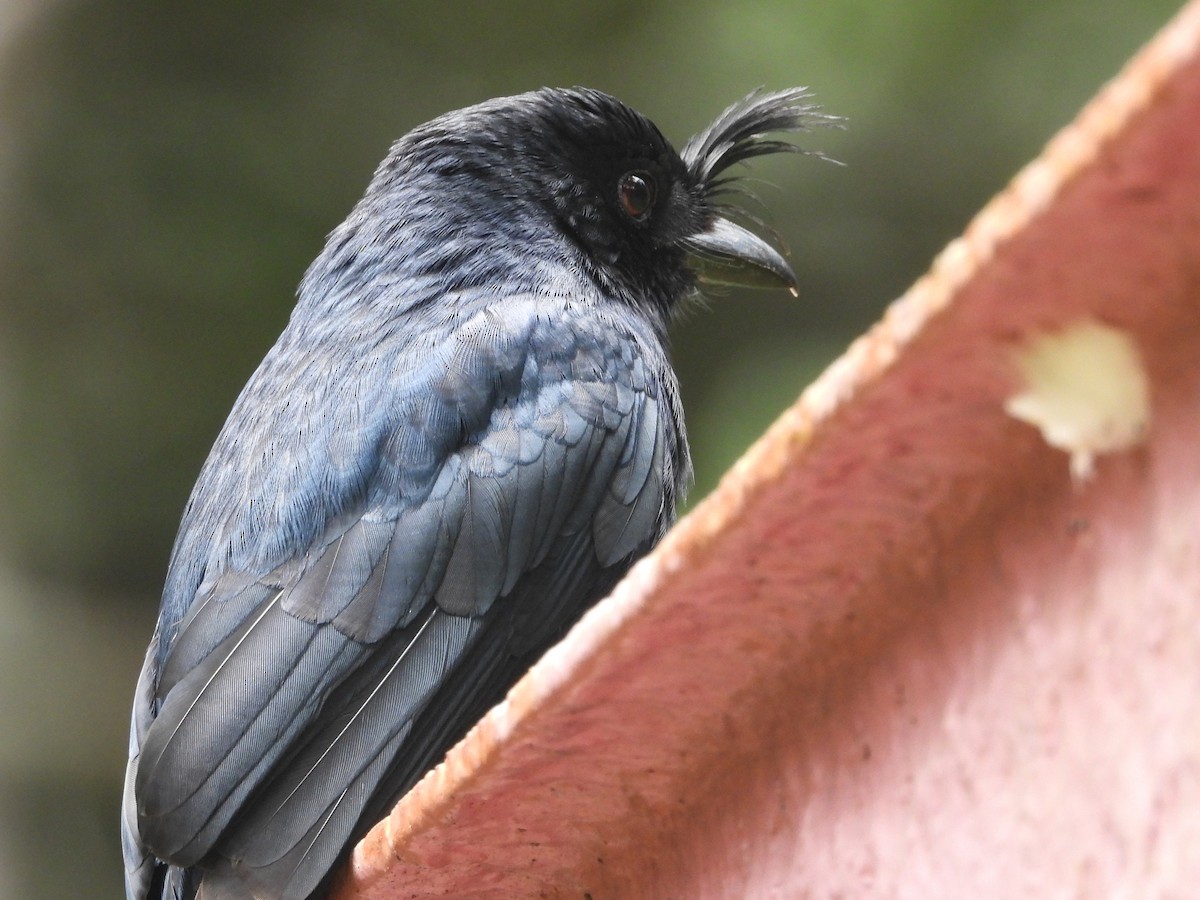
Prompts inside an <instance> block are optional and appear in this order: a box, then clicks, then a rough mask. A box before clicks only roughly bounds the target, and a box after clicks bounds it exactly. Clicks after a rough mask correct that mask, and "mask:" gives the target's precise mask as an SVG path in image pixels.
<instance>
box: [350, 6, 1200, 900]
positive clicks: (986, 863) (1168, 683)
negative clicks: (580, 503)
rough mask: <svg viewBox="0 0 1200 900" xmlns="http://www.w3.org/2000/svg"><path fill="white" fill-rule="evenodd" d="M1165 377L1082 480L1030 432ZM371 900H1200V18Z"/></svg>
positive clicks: (730, 489)
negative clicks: (1062, 388)
mask: <svg viewBox="0 0 1200 900" xmlns="http://www.w3.org/2000/svg"><path fill="white" fill-rule="evenodd" d="M1084 319H1091V320H1096V321H1100V322H1103V323H1106V324H1108V325H1112V326H1116V327H1119V328H1121V329H1124V330H1126V331H1127V332H1128V333H1129V334H1130V335H1131V336H1132V337H1133V339H1134V340H1135V342H1136V344H1137V346H1138V348H1139V350H1140V353H1141V355H1142V358H1143V360H1144V362H1145V365H1146V368H1147V370H1148V374H1149V378H1150V392H1151V402H1152V413H1151V415H1152V420H1151V425H1150V430H1149V432H1148V434H1147V437H1146V440H1145V442H1144V443H1143V444H1141V445H1140V446H1138V447H1137V448H1135V449H1133V450H1130V451H1127V452H1123V453H1119V454H1114V455H1109V456H1104V457H1102V458H1100V459H1099V461H1098V463H1097V471H1096V475H1095V477H1094V478H1093V479H1092V480H1091V481H1090V482H1087V483H1084V484H1076V483H1074V482H1073V481H1072V480H1071V478H1070V476H1069V473H1068V464H1067V457H1066V455H1065V454H1063V453H1062V452H1060V451H1058V450H1054V449H1052V448H1050V447H1048V446H1047V445H1046V444H1045V442H1044V441H1043V440H1042V438H1041V436H1040V434H1039V433H1038V432H1037V430H1036V429H1034V428H1032V427H1030V426H1029V425H1026V424H1023V423H1020V422H1017V421H1015V420H1014V419H1012V418H1010V417H1009V416H1007V415H1006V414H1005V413H1004V410H1003V405H1004V401H1005V400H1006V399H1007V398H1008V397H1009V396H1011V395H1012V393H1013V392H1014V391H1016V390H1017V389H1018V387H1019V382H1018V380H1017V374H1016V371H1015V367H1014V365H1013V350H1014V348H1015V347H1016V346H1017V344H1018V343H1019V342H1021V341H1022V340H1025V339H1026V338H1028V337H1029V336H1030V335H1033V334H1036V333H1039V332H1042V331H1046V330H1053V329H1056V328H1060V327H1062V326H1064V325H1068V324H1070V323H1073V322H1077V321H1080V320H1084ZM337 896H338V897H340V898H342V900H350V898H360V900H368V898H369V900H383V898H431V897H489V898H490V897H494V898H520V897H548V898H559V897H573V898H584V897H591V898H593V900H602V898H613V897H619V898H627V897H631V898H638V897H647V898H717V897H731V898H741V897H911V898H939V897H947V898H950V897H955V898H958V897H1081V898H1091V897H1138V898H1141V897H1180V898H1184V897H1195V896H1200V3H1192V4H1191V5H1190V6H1188V7H1187V8H1186V9H1185V11H1184V12H1183V13H1181V14H1180V16H1179V17H1178V18H1177V19H1176V20H1175V22H1174V23H1172V25H1171V26H1169V28H1168V29H1167V30H1166V31H1165V32H1164V33H1163V34H1162V35H1160V36H1159V38H1157V39H1156V40H1155V42H1153V43H1152V44H1151V45H1150V46H1149V47H1148V48H1147V49H1146V50H1145V51H1144V52H1143V53H1142V54H1140V55H1139V56H1138V57H1137V58H1136V59H1135V60H1134V61H1133V62H1132V63H1131V64H1130V66H1129V67H1128V68H1127V69H1126V71H1125V72H1124V73H1122V75H1121V76H1120V78H1119V79H1118V80H1117V81H1116V82H1114V83H1113V84H1111V85H1110V86H1109V87H1107V88H1106V89H1105V90H1104V91H1103V92H1102V93H1101V95H1100V96H1099V97H1098V98H1097V99H1096V100H1095V101H1094V102H1093V103H1092V104H1091V105H1089V107H1088V108H1087V109H1086V110H1085V111H1084V112H1083V113H1082V114H1081V116H1080V118H1079V119H1078V120H1077V121H1076V123H1075V124H1074V125H1072V126H1071V127H1070V128H1068V129H1067V130H1066V131H1064V132H1063V133H1062V134H1061V135H1059V136H1058V137H1057V138H1056V139H1055V140H1054V141H1053V142H1052V143H1051V144H1050V146H1049V147H1048V148H1047V150H1046V152H1045V153H1044V154H1043V155H1042V157H1041V158H1039V159H1038V160H1037V161H1035V162H1034V163H1032V164H1031V165H1030V166H1029V167H1028V168H1027V169H1026V170H1025V171H1024V172H1022V173H1021V174H1020V175H1019V176H1018V177H1017V179H1016V180H1015V181H1014V183H1013V184H1012V185H1011V186H1010V188H1009V189H1008V190H1007V191H1006V192H1005V193H1004V194H1002V195H1001V196H1000V197H998V198H997V199H996V200H995V201H993V203H992V204H990V205H989V206H988V207H987V208H986V209H985V210H984V211H983V212H982V213H981V214H980V216H979V217H978V219H977V220H976V221H975V222H974V223H973V224H972V225H971V227H970V228H969V229H968V230H967V232H966V234H965V235H964V236H963V238H961V239H960V240H958V241H956V242H955V243H953V244H952V245H951V246H950V247H949V248H947V250H946V251H945V253H944V254H943V255H942V256H941V257H939V258H938V260H937V261H936V262H935V264H934V266H933V269H932V270H931V273H930V274H929V275H928V276H926V278H924V279H922V280H921V281H920V282H918V283H917V284H916V285H915V286H914V287H913V289H912V290H911V291H910V292H909V293H908V294H907V295H906V296H905V297H904V298H902V299H901V300H900V301H898V302H897V303H896V304H895V305H894V306H893V307H892V308H891V309H890V310H889V311H888V313H887V315H886V316H885V318H884V320H883V321H882V322H881V323H880V324H879V325H878V326H877V327H876V328H875V329H874V330H873V331H872V332H871V333H870V334H869V335H867V336H866V337H865V338H863V339H861V340H860V341H859V342H858V343H856V344H855V345H854V346H853V347H852V348H851V350H850V351H849V353H848V354H847V355H846V356H845V357H844V358H843V359H842V360H840V361H839V362H838V363H836V364H835V365H834V366H833V367H832V368H831V370H830V371H829V372H827V373H826V375H825V376H823V377H822V379H820V380H819V381H818V382H817V383H816V384H815V385H814V386H813V387H812V388H811V389H810V390H809V391H807V392H806V393H805V395H804V396H803V397H802V398H801V400H800V401H799V402H798V403H797V405H796V406H795V407H793V408H792V409H791V410H789V411H788V412H787V413H786V414H785V415H784V416H783V418H782V419H781V420H780V421H779V422H778V423H777V424H776V425H775V426H774V427H773V428H772V429H771V430H770V431H769V432H768V434H767V435H766V436H765V437H764V438H763V439H762V440H761V441H760V442H759V443H758V444H757V445H756V446H755V447H754V448H753V449H752V450H751V452H750V453H749V454H748V455H747V456H746V457H745V458H744V459H743V460H742V461H741V462H740V463H739V464H738V465H737V466H736V467H735V468H734V470H733V471H732V472H731V473H730V474H729V475H728V476H727V478H726V479H725V481H724V482H723V484H722V485H721V487H720V489H719V490H718V491H717V492H715V493H714V494H713V496H712V497H711V498H710V499H709V500H707V501H705V502H704V503H703V504H702V505H701V506H700V507H699V508H697V510H696V511H695V512H694V513H693V514H692V515H690V516H689V517H688V518H687V519H686V520H685V521H684V522H682V523H681V524H680V526H679V527H678V528H677V529H676V530H675V531H673V532H672V534H671V535H670V536H669V537H668V538H667V540H666V541H664V543H663V545H662V546H661V547H660V548H659V549H658V550H657V551H656V552H655V553H654V554H653V555H652V556H651V557H650V558H648V559H647V560H645V561H643V562H642V563H641V564H639V566H638V567H637V568H636V569H635V571H634V572H633V573H632V574H631V576H630V578H628V579H627V580H626V581H625V582H624V583H623V584H622V585H621V586H620V587H619V588H618V589H617V591H616V592H615V594H614V595H613V596H612V597H611V598H609V599H608V600H607V601H605V602H604V603H602V604H601V605H600V606H598V607H597V608H596V609H594V610H593V611H592V612H591V613H589V614H588V616H587V617H586V618H585V619H584V621H583V622H582V623H581V624H580V625H579V627H578V628H576V629H575V630H574V631H573V632H572V633H571V634H570V635H569V636H568V638H567V639H566V640H565V641H564V642H563V643H562V644H560V645H559V646H558V647H556V648H555V649H554V650H552V651H551V652H550V653H549V654H548V655H547V656H546V658H545V659H543V660H542V661H541V662H540V663H539V664H538V665H537V666H536V667H535V668H534V670H533V671H532V672H531V673H530V674H529V675H528V676H527V677H526V678H525V679H524V680H523V681H521V682H520V683H519V684H518V685H517V686H516V687H515V688H514V690H513V691H512V693H511V694H510V696H509V699H508V700H507V701H506V703H505V704H503V705H501V706H500V707H498V708H497V709H495V710H493V711H492V713H490V714H489V715H488V717H487V718H486V719H485V720H484V722H483V723H481V725H480V726H479V727H477V728H476V729H475V730H474V731H473V732H472V733H471V734H470V735H469V736H468V737H467V738H466V739H465V740H464V742H463V743H462V744H460V745H459V746H458V747H457V748H455V749H454V750H453V751H452V752H451V754H450V756H449V757H448V759H447V761H446V762H445V763H444V764H443V765H442V766H440V767H439V768H438V769H437V770H435V771H434V772H432V773H431V774H430V775H429V776H428V777H427V778H426V779H425V780H424V781H422V782H421V784H419V785H418V786H417V787H416V788H415V789H414V790H413V791H412V792H411V793H410V794H409V795H408V796H407V797H406V798H405V799H404V800H403V801H401V803H400V804H399V805H398V806H397V807H396V809H395V810H394V811H393V813H392V814H391V816H390V817H389V818H388V819H387V820H386V821H384V822H383V823H381V824H380V825H379V826H378V827H376V829H375V830H374V831H372V832H371V834H370V835H369V836H368V837H367V838H366V839H365V840H364V841H363V843H362V844H361V845H360V846H359V848H358V849H357V850H356V852H355V855H354V859H353V863H352V866H351V867H350V870H349V872H348V873H347V875H346V877H345V878H344V880H343V882H342V884H341V885H340V888H339V892H338V893H337Z"/></svg>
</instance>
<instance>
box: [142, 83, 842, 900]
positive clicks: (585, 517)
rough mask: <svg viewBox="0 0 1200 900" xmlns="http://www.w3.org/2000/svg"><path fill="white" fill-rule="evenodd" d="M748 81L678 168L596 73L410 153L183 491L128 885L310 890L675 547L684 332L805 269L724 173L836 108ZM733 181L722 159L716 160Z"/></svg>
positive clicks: (232, 893) (682, 443)
mask: <svg viewBox="0 0 1200 900" xmlns="http://www.w3.org/2000/svg"><path fill="white" fill-rule="evenodd" d="M824 118H825V117H823V116H822V115H821V114H820V113H818V112H817V111H816V108H815V107H813V106H811V105H810V104H809V102H808V98H807V94H806V93H805V91H804V90H803V89H795V90H788V91H782V92H778V93H755V94H751V95H750V96H749V97H747V98H746V99H745V100H743V101H741V102H740V103H737V104H735V105H733V106H731V107H730V108H729V109H727V110H725V112H724V113H722V114H721V115H720V117H718V118H717V120H716V121H715V122H714V123H713V124H712V125H710V126H709V127H708V128H707V129H706V130H705V131H703V132H701V133H700V134H699V135H697V136H696V137H694V138H692V139H691V140H690V141H689V142H688V143H687V145H686V146H685V147H684V148H683V151H682V152H681V153H676V151H675V150H674V149H672V147H671V145H670V144H668V143H667V141H666V140H665V139H664V138H663V136H662V135H661V134H660V133H659V131H658V129H657V128H656V127H655V126H654V125H653V124H652V123H651V122H650V121H648V120H647V119H646V118H644V117H643V116H641V115H640V114H638V113H637V112H635V111H634V110H632V109H630V108H629V107H628V106H625V105H624V104H622V103H621V102H619V101H618V100H616V99H614V98H612V97H610V96H608V95H606V94H603V93H600V92H598V91H593V90H584V89H575V90H550V89H546V90H540V91H535V92H533V93H528V94H522V95H520V96H516V97H508V98H504V99H499V100H492V101H489V102H486V103H482V104H480V105H478V106H473V107H470V108H469V109H464V110H460V111H458V112H453V113H449V114H447V115H444V116H442V117H440V118H437V119H434V120H433V121H432V122H429V123H428V124H426V125H422V126H421V127H419V128H417V129H415V130H414V131H412V132H410V133H409V134H408V135H406V136H405V137H403V138H401V139H400V140H399V141H398V142H397V143H396V144H395V145H394V146H393V147H392V149H391V151H390V153H389V154H388V156H387V158H386V159H385V160H384V161H383V163H382V164H381V165H380V166H379V168H378V170H377V171H376V172H375V176H374V178H373V179H372V181H371V183H370V185H369V187H368V188H367V191H366V194H365V196H364V197H363V198H362V200H361V201H359V203H358V205H357V206H355V207H354V209H353V211H352V212H351V213H350V216H349V218H348V219H347V220H346V221H345V222H344V223H342V225H340V226H339V227H338V228H337V229H336V230H334V232H333V233H332V234H331V235H330V237H329V239H328V242H327V243H326V245H325V248H324V250H322V252H321V254H320V255H319V256H318V257H317V259H316V261H315V262H314V263H313V264H312V266H311V267H310V268H309V270H308V272H307V274H306V275H305V276H304V279H303V281H302V282H301V284H300V289H299V298H298V301H297V304H296V307H295V310H294V312H293V314H292V317H291V320H290V321H289V323H288V325H287V327H286V329H285V330H284V332H283V334H282V336H281V337H280V338H279V341H278V343H276V344H275V346H274V347H273V348H272V349H271V351H270V352H269V353H268V354H267V357H266V359H265V360H263V362H262V364H261V365H260V366H259V368H258V370H257V371H256V372H255V373H254V375H253V377H252V378H251V379H250V382H249V383H248V384H247V385H246V387H245V389H244V390H243V391H242V393H241V395H240V396H239V397H238V399H237V402H236V404H235V405H234V408H233V412H232V413H231V414H230V416H229V420H228V421H227V422H226V424H225V426H224V428H223V429H222V430H221V433H220V435H219V436H218V437H217V441H216V445H215V446H214V447H213V450H212V452H211V454H210V455H209V457H208V460H207V462H206V463H205V464H204V467H203V470H202V471H201V473H200V478H199V480H198V482H197V483H196V487H195V489H194V490H193V492H192V495H191V499H190V500H189V502H188V505H187V509H186V511H185V513H184V516H183V522H182V524H181V526H180V529H179V534H178V537H177V539H176V542H175V548H174V551H173V553H172V555H171V561H170V568H169V571H168V574H167V581H166V587H165V589H164V592H163V599H162V607H161V611H160V614H159V619H158V625H157V628H156V629H155V632H154V636H153V639H152V640H151V643H150V647H149V650H148V652H147V654H146V662H145V666H144V667H143V669H142V673H141V678H140V680H139V682H138V686H137V694H136V699H135V704H134V712H133V725H132V729H131V738H130V752H129V766H128V771H127V775H126V786H125V796H124V817H123V845H124V854H125V865H126V872H127V876H126V877H127V890H128V895H129V897H130V898H146V897H153V898H161V897H170V898H192V897H199V898H204V900H216V898H248V897H256V898H305V897H311V896H319V895H321V894H322V893H324V892H325V891H327V888H328V884H329V881H330V878H331V873H332V872H333V871H334V869H335V867H336V865H337V864H338V863H339V862H341V861H342V860H344V859H345V858H346V856H347V854H348V853H349V851H350V848H351V847H352V846H353V843H354V842H355V841H356V840H357V839H358V838H360V837H361V836H362V835H363V834H364V833H365V832H366V830H367V829H368V828H369V827H370V826H371V825H372V824H373V823H374V822H375V821H376V820H378V819H379V818H381V817H382V815H383V814H384V813H386V811H387V810H388V808H389V807H390V806H391V805H392V804H393V803H394V802H395V801H396V800H397V799H398V798H399V797H400V795H401V794H403V793H404V791H406V790H407V789H408V788H409V787H410V786H411V785H412V784H413V783H414V782H415V781H416V780H417V779H418V778H420V777H421V775H422V774H424V773H425V772H426V771H427V770H428V769H429V768H430V767H432V766H433V765H435V764H436V763H437V762H438V760H439V759H440V758H441V756H442V754H443V753H444V752H445V751H446V749H447V748H448V747H449V746H450V745H451V744H452V743H453V742H455V741H456V740H458V739H459V738H460V737H462V735H463V734H464V733H465V732H466V730H467V729H468V728H469V727H470V725H471V724H472V723H473V722H474V721H475V720H476V719H477V718H478V717H479V716H480V715H481V714H482V713H483V712H485V711H486V710H487V709H488V708H489V707H490V706H491V705H493V704H495V703H496V702H498V701H499V700H500V699H501V698H502V697H503V695H504V693H505V691H506V690H507V689H508V688H509V687H510V686H511V685H512V683H513V682H514V681H515V680H516V679H517V678H518V677H519V676H520V675H521V673H522V672H523V671H524V670H525V669H526V668H527V667H528V666H529V665H530V664H531V663H532V662H533V661H534V660H535V659H536V658H537V656H538V655H539V654H541V653H542V652H543V651H544V650H545V649H546V648H547V647H548V646H549V645H550V644H551V643H552V642H553V641H555V640H556V639H558V638H559V637H560V636H561V635H562V634H563V633H564V632H565V630H566V629H567V628H568V627H569V626H570V625H571V624H572V623H574V622H575V621H576V620H577V619H578V618H579V616H580V615H581V614H582V613H583V611H584V610H585V609H587V607H588V606H590V605H591V604H593V603H594V602H595V601H596V600H598V599H599V598H600V597H602V596H604V595H605V594H606V593H607V592H608V591H609V590H610V588H611V587H612V586H613V585H614V583H615V582H616V581H617V579H618V578H620V577H621V575H622V574H624V573H625V572H626V571H627V570H628V569H629V567H630V565H631V564H632V563H633V562H634V561H635V560H636V559H637V558H638V557H640V556H641V555H642V554H644V553H645V552H646V551H647V550H648V549H649V548H650V547H652V546H653V545H654V543H655V542H656V541H657V540H658V539H659V538H660V537H661V536H662V534H663V533H664V531H666V529H667V527H668V526H669V525H670V524H671V523H672V521H673V519H674V515H675V513H674V509H675V503H676V500H677V499H678V498H679V496H680V495H681V493H682V491H683V490H684V487H685V485H686V483H687V481H688V479H689V477H690V472H691V464H690V460H689V456H688V449H687V441H686V438H685V436H684V428H683V417H682V412H681V410H680V404H679V391H678V386H677V382H676V378H675V374H674V373H673V372H672V370H671V365H670V361H669V359H668V353H667V325H668V322H669V321H670V319H671V315H672V313H673V312H674V311H675V310H676V309H677V308H678V307H679V305H680V303H681V301H683V300H685V299H686V298H688V297H689V296H690V295H693V294H695V293H696V290H697V284H698V282H705V281H715V282H722V283H728V284H751V285H764V286H770V285H775V286H780V287H792V288H793V289H794V276H793V274H792V272H791V269H790V268H789V267H788V264H787V263H786V262H785V261H784V259H783V258H782V257H781V256H780V255H779V253H778V252H776V251H775V250H774V249H772V247H771V246H770V245H769V244H768V243H766V242H765V241H764V240H762V239H761V238H759V237H757V236H756V235H754V234H753V233H751V232H750V231H749V230H747V229H745V228H743V227H741V226H738V225H735V224H733V223H732V222H731V221H730V220H729V219H727V218H725V217H724V215H723V214H722V212H723V210H724V207H723V206H722V195H723V194H724V193H725V192H727V191H728V190H729V189H730V188H731V186H732V181H733V179H732V178H731V177H730V176H729V175H728V174H727V172H728V169H729V167H730V166H731V165H732V164H734V163H738V162H741V161H744V160H746V159H748V158H750V157H754V156H757V155H760V154H765V153H772V152H775V151H778V150H782V149H785V148H790V147H792V145H791V144H788V143H786V142H782V141H780V140H777V139H772V138H769V137H768V135H769V134H771V133H773V132H796V131H802V130H804V129H806V128H807V127H808V126H809V125H812V124H814V123H817V122H820V121H822V120H823V119H824ZM723 173H724V174H723Z"/></svg>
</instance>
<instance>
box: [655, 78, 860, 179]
mask: <svg viewBox="0 0 1200 900" xmlns="http://www.w3.org/2000/svg"><path fill="white" fill-rule="evenodd" d="M811 98H812V95H811V94H810V93H809V91H808V88H803V87H797V88H789V89H788V90H785V91H763V90H761V89H759V90H756V91H752V92H751V93H750V94H748V95H747V96H746V97H744V98H743V99H741V100H739V101H738V102H736V103H734V104H733V105H731V106H729V107H727V108H726V109H725V111H724V112H722V113H721V114H720V115H719V116H717V117H716V118H715V119H714V120H713V121H712V124H710V125H709V126H708V127H707V128H705V129H704V130H703V131H701V132H700V133H699V134H697V135H695V136H694V137H692V138H691V140H689V141H688V142H687V143H686V144H685V145H684V147H683V150H682V152H681V153H680V154H679V156H680V158H681V159H682V160H683V162H684V165H686V166H687V169H688V172H689V173H690V174H691V176H692V177H693V178H694V179H695V180H696V183H697V184H700V185H703V188H704V191H705V193H706V194H708V196H710V197H712V196H714V195H715V194H718V193H720V192H721V191H722V189H723V188H725V187H726V186H727V185H728V184H729V183H730V182H732V181H734V180H736V179H735V178H733V177H725V178H720V177H718V176H719V175H720V174H721V173H722V172H723V171H725V170H726V169H728V168H729V167H730V166H732V165H734V164H736V163H740V162H745V161H746V160H748V159H753V158H754V157H756V156H764V155H766V154H769V153H780V152H784V151H788V152H798V153H807V154H809V155H813V156H821V155H822V154H820V153H818V152H816V151H813V150H804V149H802V148H801V147H797V146H796V145H795V144H793V143H791V142H789V141H786V140H779V139H776V138H770V137H768V136H767V135H770V134H778V133H780V132H792V133H797V132H807V131H811V130H812V129H813V128H814V127H819V126H823V125H824V126H837V125H839V124H840V123H841V121H842V120H841V118H840V117H838V116H830V115H827V114H825V113H823V112H821V108H820V107H819V106H818V105H817V104H815V103H812V102H811Z"/></svg>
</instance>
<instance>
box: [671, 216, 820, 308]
mask: <svg viewBox="0 0 1200 900" xmlns="http://www.w3.org/2000/svg"><path fill="white" fill-rule="evenodd" d="M682 243H683V246H684V248H685V249H686V250H687V252H688V256H689V259H688V262H689V264H690V265H691V267H692V269H693V271H695V273H696V277H697V278H698V279H699V280H700V282H701V283H702V284H729V285H737V286H740V287H756V288H781V287H782V288H787V289H788V290H789V291H791V292H792V296H793V297H796V296H799V294H797V293H796V273H795V272H793V271H792V267H791V266H789V265H788V262H787V260H786V259H784V258H783V257H782V256H781V255H780V254H779V251H778V250H776V249H775V248H774V247H772V246H771V245H770V244H768V243H767V242H766V241H764V240H763V239H762V238H760V237H759V236H758V235H757V234H755V233H754V232H752V231H748V230H747V229H745V228H743V227H742V226H741V225H735V224H733V222H730V221H729V220H728V219H723V218H721V217H720V216H717V217H716V218H715V219H713V222H712V224H711V225H710V226H709V227H708V228H706V229H705V230H704V231H701V232H699V233H698V234H693V235H690V236H689V237H686V238H684V239H683V242H682Z"/></svg>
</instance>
